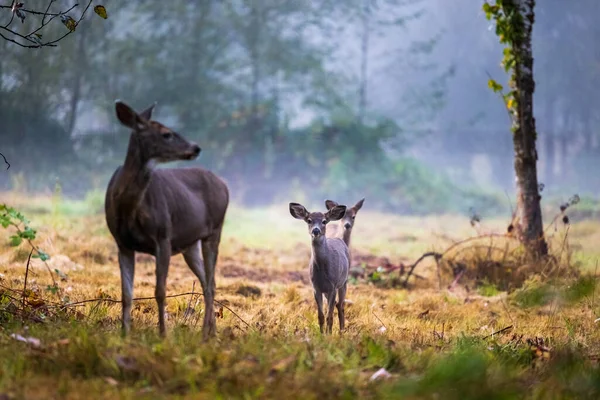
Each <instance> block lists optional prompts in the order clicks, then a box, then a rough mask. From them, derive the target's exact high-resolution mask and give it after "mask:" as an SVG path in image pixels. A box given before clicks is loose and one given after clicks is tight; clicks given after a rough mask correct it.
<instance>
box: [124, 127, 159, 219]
mask: <svg viewBox="0 0 600 400" xmlns="http://www.w3.org/2000/svg"><path fill="white" fill-rule="evenodd" d="M151 175H152V165H151V161H150V159H148V158H147V157H145V155H144V152H143V151H142V148H141V147H140V146H139V143H138V137H137V136H136V134H131V136H130V138H129V146H128V148H127V156H126V157H125V163H124V164H123V168H122V169H121V174H120V175H119V179H118V180H117V182H116V186H115V187H116V191H115V198H116V199H117V200H118V202H119V204H120V208H121V210H122V211H126V212H127V213H131V212H134V211H135V210H136V209H137V208H138V207H139V204H140V203H141V201H142V199H143V198H144V195H145V194H146V190H147V189H148V185H149V184H150V177H151Z"/></svg>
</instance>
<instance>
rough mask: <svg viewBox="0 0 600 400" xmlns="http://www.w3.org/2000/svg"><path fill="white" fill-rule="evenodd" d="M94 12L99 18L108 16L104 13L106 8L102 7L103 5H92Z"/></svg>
mask: <svg viewBox="0 0 600 400" xmlns="http://www.w3.org/2000/svg"><path fill="white" fill-rule="evenodd" d="M94 12H95V13H96V14H98V15H99V16H100V17H101V18H104V19H106V18H108V15H107V14H106V8H104V6H101V5H97V6H96V7H94Z"/></svg>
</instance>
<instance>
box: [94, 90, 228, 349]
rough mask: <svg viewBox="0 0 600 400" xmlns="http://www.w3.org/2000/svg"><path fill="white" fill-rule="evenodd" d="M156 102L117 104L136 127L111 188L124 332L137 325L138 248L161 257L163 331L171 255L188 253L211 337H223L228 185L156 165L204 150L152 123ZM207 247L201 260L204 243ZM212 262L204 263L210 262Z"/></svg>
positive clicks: (109, 218)
mask: <svg viewBox="0 0 600 400" xmlns="http://www.w3.org/2000/svg"><path fill="white" fill-rule="evenodd" d="M155 106H156V103H154V104H153V105H151V106H150V107H148V108H147V109H146V110H144V111H142V112H141V113H139V114H138V113H137V112H135V111H134V110H133V109H131V107H129V106H128V105H126V104H125V103H123V102H121V101H118V100H117V102H116V105H115V108H116V114H117V118H118V119H119V121H120V122H121V124H123V125H125V126H126V127H128V128H130V129H131V130H132V132H131V135H130V138H129V146H128V148H127V155H126V157H125V163H124V164H123V165H122V166H120V167H118V168H117V170H116V171H115V172H114V174H113V176H112V178H111V179H110V182H109V183H108V188H107V189H106V199H105V212H106V223H107V225H108V229H109V230H110V233H111V234H112V236H113V238H114V240H115V242H116V244H117V247H118V250H119V267H120V269H121V298H122V331H123V334H124V335H127V334H128V333H129V331H130V329H131V302H132V298H133V278H134V270H135V252H140V253H146V254H150V255H153V256H154V257H155V258H156V289H155V292H154V295H155V297H156V303H157V305H158V328H159V333H160V335H161V336H165V334H166V328H165V297H166V283H167V274H168V272H169V263H170V260H171V256H173V255H177V254H179V253H182V254H183V258H184V259H185V262H186V263H187V265H188V266H189V267H190V269H191V270H192V272H193V273H194V274H195V275H196V277H197V278H198V280H199V281H200V284H201V285H202V291H203V293H204V305H205V314H204V322H203V325H202V332H203V336H204V339H207V338H208V337H210V336H214V335H215V334H216V321H215V313H214V308H213V300H214V296H215V289H216V285H215V265H216V262H217V257H218V253H219V243H220V241H221V230H222V229H223V222H224V219H225V213H226V211H227V206H228V204H229V190H228V189H227V185H225V183H224V182H223V181H222V180H221V179H220V178H219V177H217V176H216V175H214V174H213V173H212V172H210V171H206V170H204V169H201V168H173V169H153V165H154V164H155V163H156V162H163V163H164V162H169V161H175V160H193V159H195V158H196V157H197V156H198V154H200V147H199V146H198V145H197V144H195V143H192V142H189V141H187V140H186V139H184V138H183V137H182V136H180V135H179V134H178V133H176V132H173V131H172V130H171V129H169V128H167V127H166V126H164V125H163V124H161V123H160V122H157V121H153V120H151V117H152V111H153V110H154V107H155ZM200 242H201V246H202V257H200V249H199V243H200ZM202 259H204V262H203V261H202Z"/></svg>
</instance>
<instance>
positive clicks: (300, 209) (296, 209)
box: [290, 203, 308, 219]
mask: <svg viewBox="0 0 600 400" xmlns="http://www.w3.org/2000/svg"><path fill="white" fill-rule="evenodd" d="M290 214H292V217H294V218H296V219H306V217H307V216H308V211H306V208H304V206H303V205H302V204H298V203H290Z"/></svg>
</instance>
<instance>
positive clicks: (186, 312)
mask: <svg viewBox="0 0 600 400" xmlns="http://www.w3.org/2000/svg"><path fill="white" fill-rule="evenodd" d="M195 289H196V281H192V294H191V295H190V300H189V301H188V305H187V307H186V309H185V311H184V312H183V323H184V324H185V323H187V320H188V316H189V312H188V310H189V309H190V306H191V305H192V300H193V299H194V295H195V294H196V293H194V290H195Z"/></svg>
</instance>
